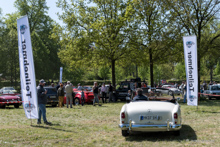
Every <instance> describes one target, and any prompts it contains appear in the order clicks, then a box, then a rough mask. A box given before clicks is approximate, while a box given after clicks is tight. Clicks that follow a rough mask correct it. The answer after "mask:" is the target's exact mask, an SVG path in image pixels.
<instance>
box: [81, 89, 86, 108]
mask: <svg viewBox="0 0 220 147" xmlns="http://www.w3.org/2000/svg"><path fill="white" fill-rule="evenodd" d="M81 103H82V106H83V105H84V103H85V95H84V88H82V92H81Z"/></svg>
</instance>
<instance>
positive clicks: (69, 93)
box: [65, 81, 73, 108]
mask: <svg viewBox="0 0 220 147" xmlns="http://www.w3.org/2000/svg"><path fill="white" fill-rule="evenodd" d="M65 91H66V107H67V108H68V107H69V102H70V108H73V107H72V104H73V97H72V93H73V87H72V85H71V84H70V81H68V82H67V85H66V87H65Z"/></svg>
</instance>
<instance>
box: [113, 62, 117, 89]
mask: <svg viewBox="0 0 220 147" xmlns="http://www.w3.org/2000/svg"><path fill="white" fill-rule="evenodd" d="M112 85H113V86H114V87H115V88H116V83H115V60H112Z"/></svg>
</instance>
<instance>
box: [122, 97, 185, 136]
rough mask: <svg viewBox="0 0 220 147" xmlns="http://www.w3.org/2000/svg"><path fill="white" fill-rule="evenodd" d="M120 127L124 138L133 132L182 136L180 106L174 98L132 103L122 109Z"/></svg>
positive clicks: (151, 99)
mask: <svg viewBox="0 0 220 147" xmlns="http://www.w3.org/2000/svg"><path fill="white" fill-rule="evenodd" d="M178 99H179V98H178ZM119 127H120V128H121V130H122V136H128V135H129V133H130V132H132V131H141V132H160V131H174V133H175V135H180V129H181V127H182V125H181V111H180V106H179V104H178V102H177V100H176V99H175V98H174V97H173V99H167V98H150V99H149V100H148V99H146V100H143V99H141V100H136V101H131V102H130V103H127V104H125V105H123V107H122V109H121V112H120V124H119Z"/></svg>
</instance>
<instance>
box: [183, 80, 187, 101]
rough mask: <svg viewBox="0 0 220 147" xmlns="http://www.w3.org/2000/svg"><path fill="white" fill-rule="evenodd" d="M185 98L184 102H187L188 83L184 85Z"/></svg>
mask: <svg viewBox="0 0 220 147" xmlns="http://www.w3.org/2000/svg"><path fill="white" fill-rule="evenodd" d="M183 89H184V99H183V103H186V100H187V98H186V97H187V84H186V83H185V85H184V88H183Z"/></svg>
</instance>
